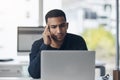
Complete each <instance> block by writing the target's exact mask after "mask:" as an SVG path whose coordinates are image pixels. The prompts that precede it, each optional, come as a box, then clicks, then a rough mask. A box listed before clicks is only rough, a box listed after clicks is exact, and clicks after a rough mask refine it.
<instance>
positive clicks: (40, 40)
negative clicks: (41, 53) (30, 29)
mask: <svg viewBox="0 0 120 80" xmlns="http://www.w3.org/2000/svg"><path fill="white" fill-rule="evenodd" d="M42 43H43V38H41V39H38V40H36V41H34V43H33V45H36V46H39V45H41V44H42Z"/></svg>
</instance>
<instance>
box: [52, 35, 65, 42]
mask: <svg viewBox="0 0 120 80" xmlns="http://www.w3.org/2000/svg"><path fill="white" fill-rule="evenodd" d="M65 35H66V34H63V33H59V34H57V35H51V37H52V39H53V40H54V41H55V42H62V41H63V40H64V38H65Z"/></svg>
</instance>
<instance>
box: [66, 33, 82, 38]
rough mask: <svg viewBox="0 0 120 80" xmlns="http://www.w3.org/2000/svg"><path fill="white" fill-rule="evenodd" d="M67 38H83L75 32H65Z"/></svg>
mask: <svg viewBox="0 0 120 80" xmlns="http://www.w3.org/2000/svg"><path fill="white" fill-rule="evenodd" d="M66 37H67V38H77V39H79V38H80V39H83V38H82V36H80V35H76V34H72V33H67V36H66Z"/></svg>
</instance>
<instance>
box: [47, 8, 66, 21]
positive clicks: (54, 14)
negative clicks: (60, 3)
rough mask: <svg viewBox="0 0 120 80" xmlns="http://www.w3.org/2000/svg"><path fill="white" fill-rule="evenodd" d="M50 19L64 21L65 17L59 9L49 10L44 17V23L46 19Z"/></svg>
mask: <svg viewBox="0 0 120 80" xmlns="http://www.w3.org/2000/svg"><path fill="white" fill-rule="evenodd" d="M52 17H64V19H65V21H66V15H65V13H64V12H63V11H62V10H60V9H53V10H50V11H49V12H48V13H47V14H46V16H45V21H46V23H47V20H48V18H52Z"/></svg>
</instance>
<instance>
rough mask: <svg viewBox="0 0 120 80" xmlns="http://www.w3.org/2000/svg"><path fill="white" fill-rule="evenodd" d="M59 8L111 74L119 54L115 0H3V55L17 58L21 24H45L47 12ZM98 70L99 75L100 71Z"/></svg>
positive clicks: (0, 28)
mask: <svg viewBox="0 0 120 80" xmlns="http://www.w3.org/2000/svg"><path fill="white" fill-rule="evenodd" d="M56 8H57V9H62V10H64V12H65V13H66V16H67V22H69V29H68V32H70V33H75V34H77V35H81V36H83V37H84V39H85V41H86V42H87V47H88V49H89V50H95V51H96V60H97V61H100V62H102V63H104V64H105V68H106V74H110V75H112V71H113V69H114V68H115V54H116V37H115V36H116V2H115V0H0V55H1V57H11V58H17V56H18V52H17V27H18V26H21V27H24V26H25V27H38V26H45V19H44V16H45V14H46V12H48V11H49V10H51V9H56ZM26 71H27V70H26ZM96 73H97V74H98V75H99V71H96ZM25 74H27V73H26V72H25ZM97 74H96V75H97Z"/></svg>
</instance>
